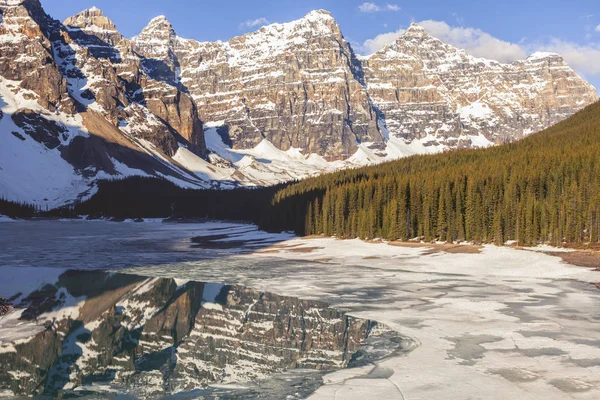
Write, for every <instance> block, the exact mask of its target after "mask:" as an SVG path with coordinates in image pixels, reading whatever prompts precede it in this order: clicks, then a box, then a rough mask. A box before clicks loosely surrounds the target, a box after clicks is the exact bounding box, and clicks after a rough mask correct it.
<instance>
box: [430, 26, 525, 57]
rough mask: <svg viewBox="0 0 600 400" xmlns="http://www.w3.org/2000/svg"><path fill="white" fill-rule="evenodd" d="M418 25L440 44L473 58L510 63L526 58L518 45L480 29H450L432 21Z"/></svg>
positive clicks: (450, 27)
mask: <svg viewBox="0 0 600 400" xmlns="http://www.w3.org/2000/svg"><path fill="white" fill-rule="evenodd" d="M419 25H421V26H422V27H423V28H425V30H426V31H427V32H428V33H429V34H430V35H432V36H434V37H436V38H438V39H440V40H441V41H442V42H445V43H448V44H451V45H453V46H456V47H458V48H461V49H465V50H466V51H467V52H468V53H469V54H471V55H473V56H475V57H482V58H489V59H492V60H498V61H500V62H511V61H514V60H519V59H523V58H525V57H526V56H527V52H526V51H525V50H524V49H523V48H522V47H521V46H520V45H519V44H515V43H510V42H506V41H504V40H500V39H498V38H495V37H493V36H492V35H490V34H489V33H486V32H483V31H482V30H480V29H475V28H463V27H452V26H450V25H448V24H447V23H445V22H442V21H432V20H428V21H423V22H420V23H419Z"/></svg>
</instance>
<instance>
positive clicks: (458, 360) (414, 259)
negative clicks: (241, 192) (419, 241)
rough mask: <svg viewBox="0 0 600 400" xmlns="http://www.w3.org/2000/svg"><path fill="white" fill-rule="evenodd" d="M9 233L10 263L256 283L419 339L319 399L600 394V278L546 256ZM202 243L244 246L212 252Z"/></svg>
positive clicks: (102, 229)
mask: <svg viewBox="0 0 600 400" xmlns="http://www.w3.org/2000/svg"><path fill="white" fill-rule="evenodd" d="M7 225H11V227H10V228H9V227H7ZM12 225H14V226H12ZM5 226H6V227H5ZM15 228H16V229H15ZM9 229H10V231H11V234H10V235H8V230H9ZM223 235H228V237H226V238H223ZM0 236H2V237H3V238H5V239H6V240H3V241H2V244H0V265H3V266H13V267H19V266H21V267H24V266H28V267H58V266H60V267H62V268H68V267H71V268H73V267H80V268H115V269H122V268H123V267H127V266H130V268H128V269H126V271H131V272H132V273H136V274H143V275H148V276H169V277H175V278H178V279H182V280H184V281H185V280H196V281H205V282H223V283H237V284H243V285H245V286H248V287H252V288H255V289H258V290H262V291H269V292H275V293H280V294H282V295H290V296H295V297H300V298H306V299H318V300H324V301H327V302H329V303H331V304H332V305H334V306H335V307H337V308H341V309H344V310H348V311H349V312H350V313H351V314H352V315H355V316H357V317H362V318H369V319H374V320H377V321H379V322H382V323H384V324H386V325H388V326H389V327H391V328H392V329H394V330H397V331H398V332H400V333H401V334H402V335H403V336H405V337H407V338H408V339H407V341H406V343H405V346H404V347H405V349H406V350H407V351H408V352H407V353H405V354H401V355H398V356H393V357H390V358H387V359H384V360H382V361H378V362H376V363H375V364H373V365H369V366H366V367H364V368H358V369H350V370H342V371H339V372H335V373H332V374H329V375H326V376H325V379H324V385H323V386H322V387H320V388H319V389H318V390H317V391H316V392H315V393H314V394H313V395H312V397H310V398H311V399H334V398H344V399H359V398H360V399H361V400H363V399H367V398H377V399H513V398H519V399H598V398H600V330H599V329H598V324H599V322H600V314H599V311H598V310H600V291H599V290H598V289H597V288H596V287H595V286H594V285H592V284H590V283H591V282H598V281H600V273H598V272H595V271H593V270H591V269H587V268H581V267H575V266H571V265H568V264H565V263H564V262H563V261H562V260H561V259H560V258H557V257H553V256H550V255H547V254H544V253H542V252H540V251H523V250H516V249H513V248H508V247H505V248H499V247H494V246H485V247H483V248H482V250H481V253H479V254H451V253H446V252H443V251H437V252H433V251H429V250H430V249H427V248H422V247H402V246H393V245H390V244H386V243H367V242H363V241H359V240H336V239H333V238H312V239H310V238H295V237H293V236H292V235H290V234H281V235H279V236H273V235H270V234H267V233H263V232H260V231H258V230H257V229H256V228H255V227H253V226H249V225H239V224H231V223H218V222H214V223H207V224H115V223H108V222H97V223H94V224H89V223H87V222H37V223H32V222H22V223H19V224H3V225H0ZM198 236H202V237H203V239H205V240H207V241H210V242H211V243H212V242H213V241H217V240H218V241H219V242H220V243H223V242H225V243H226V242H227V241H229V242H231V244H232V247H231V248H227V246H221V247H219V249H218V250H215V249H213V248H210V247H211V246H206V248H202V243H203V242H202V241H199V242H198V241H197V242H196V243H192V242H191V240H190V238H192V237H198ZM25 238H27V239H28V240H27V241H25ZM240 241H241V242H244V241H246V242H247V245H239V243H240ZM83 243H87V244H89V247H88V248H86V250H85V251H83V250H82V249H81V247H82V244H83ZM32 248H36V249H37V252H38V253H40V254H32V252H31V249H32ZM113 253H114V254H115V255H114V257H113ZM116 254H118V256H117V255H116ZM209 292H210V293H205V295H206V296H205V297H206V300H205V301H210V297H211V296H212V294H211V293H212V292H211V291H209ZM336 396H337V397H336Z"/></svg>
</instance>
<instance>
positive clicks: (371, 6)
mask: <svg viewBox="0 0 600 400" xmlns="http://www.w3.org/2000/svg"><path fill="white" fill-rule="evenodd" d="M358 9H359V11H360V12H362V13H376V12H379V11H381V8H379V6H378V5H377V4H375V3H362V4H361V5H360V6H358Z"/></svg>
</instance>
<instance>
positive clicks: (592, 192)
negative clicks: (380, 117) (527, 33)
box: [269, 103, 600, 245]
mask: <svg viewBox="0 0 600 400" xmlns="http://www.w3.org/2000/svg"><path fill="white" fill-rule="evenodd" d="M269 212H270V214H271V219H272V220H273V221H276V224H275V225H274V226H271V228H280V229H286V228H287V229H289V228H290V227H292V228H294V229H295V230H296V231H297V232H299V233H302V234H325V235H330V236H331V235H334V236H338V237H343V238H355V237H359V238H375V237H381V238H385V239H390V240H396V239H399V240H407V239H412V238H422V239H424V240H427V241H429V240H435V239H437V240H442V241H448V242H454V241H465V240H466V241H474V242H494V243H498V244H503V243H505V242H506V241H507V240H516V241H518V242H519V243H520V244H523V245H530V244H536V243H541V242H547V243H551V244H554V245H557V244H560V243H563V242H568V243H583V242H600V103H596V104H594V105H592V106H590V107H588V108H586V109H585V110H583V111H581V112H579V113H577V114H576V115H574V116H573V117H571V118H569V119H567V120H565V121H563V122H562V123H560V124H558V125H556V126H554V127H552V128H550V129H547V130H546V131H544V132H540V133H538V134H534V135H532V136H530V137H528V138H526V139H524V140H522V141H520V142H517V143H513V144H508V145H504V146H498V147H493V148H488V149H482V150H470V151H455V152H450V153H444V154H438V155H433V156H414V157H410V158H406V159H402V160H398V161H393V162H390V163H386V164H381V165H378V166H371V167H365V168H360V169H354V170H345V171H340V172H336V173H332V174H328V175H322V176H320V177H316V178H311V179H307V180H305V181H301V182H299V183H296V184H292V185H290V186H288V187H286V188H284V189H282V190H281V191H279V192H278V193H277V194H276V195H275V197H274V199H273V202H272V207H271V208H270V210H269Z"/></svg>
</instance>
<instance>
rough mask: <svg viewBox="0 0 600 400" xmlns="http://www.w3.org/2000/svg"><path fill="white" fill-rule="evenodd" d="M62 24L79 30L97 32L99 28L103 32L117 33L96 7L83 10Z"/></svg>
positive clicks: (110, 22)
mask: <svg viewBox="0 0 600 400" xmlns="http://www.w3.org/2000/svg"><path fill="white" fill-rule="evenodd" d="M63 24H64V25H65V26H68V27H71V28H79V29H81V30H94V31H98V28H99V29H101V30H102V31H105V32H108V31H110V32H117V27H116V26H115V24H114V23H113V22H112V21H111V20H110V18H108V17H107V16H105V15H104V13H103V12H102V10H100V9H99V8H97V7H96V6H94V7H91V8H88V9H87V10H83V11H81V12H80V13H77V14H75V15H73V16H72V17H69V18H67V19H65V20H64V22H63Z"/></svg>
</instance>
